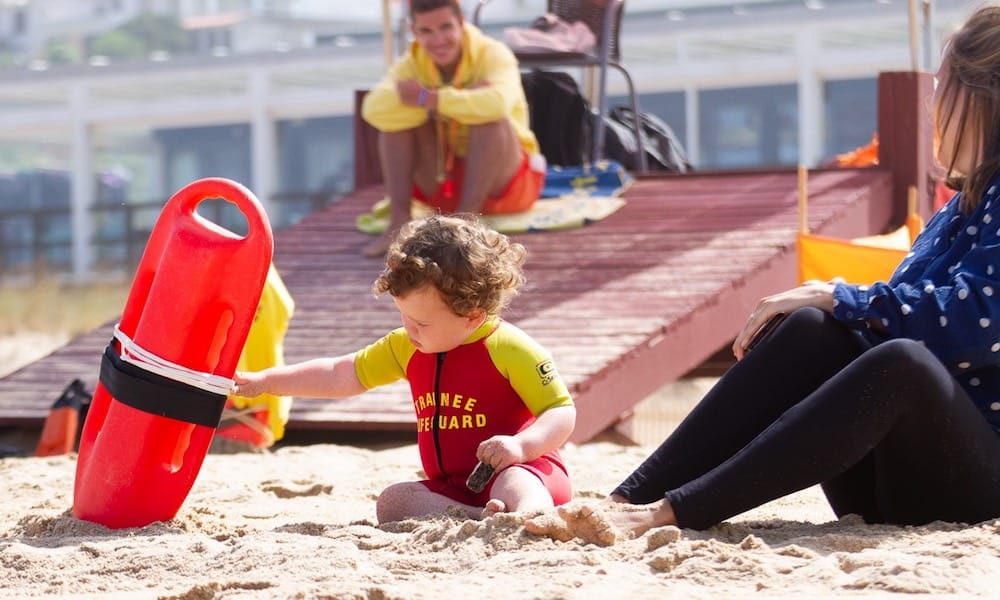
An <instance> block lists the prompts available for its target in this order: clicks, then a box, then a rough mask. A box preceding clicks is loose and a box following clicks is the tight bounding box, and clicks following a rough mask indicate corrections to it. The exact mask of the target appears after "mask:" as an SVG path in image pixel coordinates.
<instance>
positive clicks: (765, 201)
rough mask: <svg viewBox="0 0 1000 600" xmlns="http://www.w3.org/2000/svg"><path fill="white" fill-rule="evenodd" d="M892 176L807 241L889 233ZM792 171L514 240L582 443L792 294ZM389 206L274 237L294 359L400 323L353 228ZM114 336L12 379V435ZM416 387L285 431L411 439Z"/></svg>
mask: <svg viewBox="0 0 1000 600" xmlns="http://www.w3.org/2000/svg"><path fill="white" fill-rule="evenodd" d="M890 186H891V181H890V175H889V174H888V173H887V172H886V171H883V170H878V169H863V170H845V171H820V172H816V173H814V174H813V177H812V181H811V182H810V189H811V191H812V199H811V201H810V211H809V217H810V228H811V229H812V230H813V231H817V232H822V233H829V234H833V235H845V236H847V235H863V234H869V233H873V232H879V231H882V230H884V228H885V226H886V224H887V219H888V218H889V217H888V215H889V213H888V210H887V209H886V208H884V206H882V207H881V208H880V206H881V205H887V204H888V203H887V202H885V201H884V200H885V198H887V197H888V196H889V194H890V192H891V187H890ZM794 190H795V174H794V172H792V171H790V170H785V171H774V172H753V173H742V174H739V173H738V174H724V175H723V174H698V175H688V176H682V177H677V176H674V177H663V178H643V179H641V180H639V181H637V182H636V183H635V184H634V185H633V186H632V187H631V188H630V189H629V190H628V192H627V193H626V198H627V203H626V205H625V206H624V207H623V208H622V209H621V210H619V211H618V212H617V213H615V214H614V215H612V216H610V217H608V218H607V219H605V220H604V221H601V222H599V223H595V224H593V225H590V226H587V227H584V228H580V229H575V230H569V231H559V232H546V233H531V234H521V235H516V236H513V237H514V239H516V240H517V241H519V242H521V243H523V244H524V245H525V247H526V248H527V250H528V255H529V259H528V263H527V265H526V274H527V277H528V283H527V285H526V286H525V288H524V290H523V292H522V294H521V295H519V296H518V297H517V298H516V299H515V300H514V302H513V304H512V306H511V307H510V310H509V311H508V313H507V315H506V317H507V318H508V319H509V320H510V321H512V322H514V323H516V324H518V325H519V326H521V327H523V328H524V329H525V330H526V331H528V332H529V333H530V334H531V335H532V336H533V337H535V338H536V339H538V341H539V342H541V343H542V344H544V345H545V346H546V347H548V348H549V349H550V350H551V351H552V353H553V355H554V357H555V359H556V362H557V364H558V366H559V370H560V372H561V373H562V375H563V377H564V378H565V379H566V381H567V384H568V385H569V386H570V389H571V390H572V392H573V394H574V396H575V397H576V400H577V403H578V407H579V414H580V418H579V424H578V427H577V431H576V432H575V433H574V436H573V439H574V440H576V441H582V440H585V439H588V438H589V437H591V436H593V435H594V434H596V433H598V432H599V431H600V430H602V429H603V428H605V427H606V426H607V425H608V424H610V423H612V422H613V421H614V420H615V419H617V418H618V416H619V415H620V414H622V413H623V412H625V411H627V410H628V409H629V408H630V407H631V406H633V405H634V404H635V403H637V402H639V401H640V400H641V399H642V398H644V397H645V396H646V395H647V394H648V393H650V392H652V391H654V390H655V389H657V388H658V387H659V386H661V385H663V384H665V383H668V382H669V381H671V380H673V379H675V378H677V377H679V376H681V375H682V374H684V373H686V372H688V371H690V370H691V369H693V368H695V367H696V366H697V365H699V364H701V362H702V361H704V360H705V359H707V358H709V357H711V356H712V355H713V354H715V353H716V352H717V351H718V350H719V348H720V347H723V346H724V345H725V344H726V343H727V342H728V341H729V339H730V338H731V337H732V336H733V334H734V333H735V331H736V330H737V329H738V327H739V325H740V324H741V323H742V320H743V318H744V316H745V315H746V314H747V312H748V310H749V308H750V306H752V303H753V302H755V301H756V300H757V298H759V297H760V296H762V295H764V294H767V293H771V292H774V291H777V290H778V289H781V288H784V287H787V286H789V285H791V284H792V283H793V282H794V269H795V252H794V238H795V232H796V230H797V219H796V211H797V208H796V202H795V193H794ZM381 195H382V193H381V189H379V188H377V187H374V188H367V189H364V190H360V191H358V192H356V193H354V194H351V195H349V196H347V197H345V198H343V199H341V200H340V201H338V202H337V203H335V204H333V205H330V206H328V207H327V208H325V209H323V210H322V211H320V212H317V213H315V214H312V215H309V216H308V217H307V218H305V219H304V220H303V221H302V222H300V223H298V224H296V225H294V226H291V227H289V228H287V229H284V230H282V231H279V232H277V233H276V235H275V248H276V252H275V264H276V265H277V267H278V269H279V271H280V272H281V274H282V276H283V278H284V280H285V283H286V285H287V286H288V288H289V290H290V292H291V293H292V296H293V297H294V298H295V302H296V312H295V316H294V318H293V319H292V322H291V324H290V327H289V330H288V333H287V335H286V338H285V354H286V358H287V360H289V361H299V360H305V359H308V358H313V357H315V356H321V355H336V354H342V353H346V352H351V351H354V350H356V349H358V348H359V347H361V346H363V345H366V344H368V343H370V342H371V341H374V340H375V339H377V338H378V337H379V336H381V335H382V334H384V333H385V332H386V331H388V330H389V329H391V328H394V327H396V326H398V324H399V317H398V314H397V313H396V311H395V309H394V307H393V305H392V302H391V301H390V299H388V298H380V299H377V300H376V299H373V297H372V294H371V282H372V281H373V279H374V278H375V276H376V275H377V274H378V273H379V271H380V270H381V268H382V262H381V261H380V260H377V259H366V258H362V257H361V256H360V254H359V251H360V248H361V247H362V246H363V245H364V243H365V242H366V241H367V237H366V236H365V235H363V234H361V233H359V232H357V231H356V230H355V228H354V218H355V217H356V216H357V214H359V213H360V212H362V211H365V210H367V209H368V208H369V207H370V206H371V204H372V203H373V202H374V201H375V200H376V199H378V198H380V197H381ZM109 339H110V326H105V327H103V328H100V329H98V330H96V331H94V332H91V333H89V334H87V335H86V336H83V337H80V338H77V339H76V340H73V341H72V342H71V343H70V344H68V345H67V346H65V347H64V348H62V349H60V350H58V351H57V352H55V353H53V354H52V355H50V356H49V357H46V358H44V359H42V360H40V361H38V362H36V363H33V364H32V365H28V366H26V367H25V368H23V369H21V370H19V371H17V372H16V373H13V374H11V375H9V376H8V377H6V378H4V379H3V380H0V424H22V425H23V424H31V425H38V424H39V423H40V422H41V421H42V419H44V417H45V415H46V414H47V412H48V406H49V405H50V404H51V402H52V401H53V400H54V399H55V397H56V396H57V395H58V393H59V392H60V391H61V390H62V388H63V387H64V386H65V384H66V383H68V381H69V380H70V379H72V378H73V377H82V378H84V380H85V381H88V382H91V384H92V382H93V381H94V380H96V374H97V373H96V372H97V368H98V365H99V361H100V353H101V351H102V350H103V348H104V345H105V344H106V343H107V341H108V340H109ZM413 422H414V417H413V409H412V405H411V404H410V400H409V394H408V391H407V388H406V386H405V385H403V384H396V385H393V386H389V387H387V388H384V389H379V390H373V391H372V392H369V393H367V394H365V395H363V396H360V397H356V398H348V399H344V400H342V401H336V402H333V401H321V400H306V399H296V400H295V402H294V403H293V408H292V415H291V420H290V421H289V424H288V428H289V429H291V430H294V429H359V430H405V429H412V427H413Z"/></svg>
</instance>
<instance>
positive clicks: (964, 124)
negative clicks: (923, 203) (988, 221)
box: [935, 6, 1000, 214]
mask: <svg viewBox="0 0 1000 600" xmlns="http://www.w3.org/2000/svg"><path fill="white" fill-rule="evenodd" d="M943 60H945V61H948V67H949V68H948V70H947V75H946V77H945V80H944V81H939V82H938V85H941V86H944V88H943V90H942V92H941V94H940V95H939V100H938V105H937V106H936V107H935V111H936V114H937V124H936V127H937V135H938V137H939V138H940V137H941V136H942V134H943V132H944V131H945V129H946V128H947V127H948V126H949V124H950V123H951V121H952V119H954V118H956V112H957V113H958V114H957V118H958V123H957V128H956V130H955V131H956V136H955V147H954V148H952V159H951V164H949V165H944V166H945V168H947V170H948V171H947V183H948V186H949V187H951V188H952V189H956V190H961V192H962V199H961V209H962V211H963V212H965V213H966V214H968V213H970V212H972V210H973V209H974V208H975V207H976V205H977V204H978V203H979V201H980V199H981V198H982V197H983V192H984V191H985V189H986V186H987V185H988V184H989V182H990V180H991V179H992V178H993V176H994V175H995V174H996V173H997V171H1000V6H988V7H984V8H981V9H979V10H977V11H976V12H975V13H974V14H973V15H972V16H971V17H969V19H968V21H966V22H965V25H963V26H962V28H961V29H959V30H958V31H957V32H956V33H955V34H954V35H953V36H952V37H951V39H950V40H949V41H948V45H947V48H946V50H945V52H944V58H943ZM970 135H971V136H974V139H973V140H972V142H973V146H972V148H973V150H974V152H975V157H976V158H975V160H976V166H975V167H974V168H973V169H972V172H970V173H956V172H955V170H954V168H955V159H956V158H957V156H958V154H959V148H961V147H962V145H963V142H964V139H965V138H966V137H968V136H970Z"/></svg>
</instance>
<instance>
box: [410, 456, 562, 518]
mask: <svg viewBox="0 0 1000 600" xmlns="http://www.w3.org/2000/svg"><path fill="white" fill-rule="evenodd" d="M507 469H524V470H526V471H528V472H529V473H532V474H533V475H534V476H535V477H537V478H538V479H539V480H540V481H541V482H542V485H544V486H545V489H546V490H548V491H549V495H550V496H552V502H553V504H555V505H556V506H559V505H560V504H566V503H567V502H569V501H570V498H572V497H573V488H572V487H571V485H570V482H569V474H568V473H566V467H564V466H563V465H562V464H561V463H559V462H558V461H556V460H555V459H553V458H552V457H549V456H542V457H541V458H536V459H535V460H533V461H531V462H527V463H521V464H517V465H511V466H509V467H507ZM507 469H504V471H506V470H507ZM502 472H503V471H501V473H502ZM496 480H497V478H496V475H494V476H493V479H491V480H490V483H489V484H488V485H487V486H486V489H485V490H483V491H481V492H479V493H478V494H473V493H472V492H471V491H470V490H469V488H467V487H465V478H462V477H458V478H456V477H452V478H449V479H424V480H422V481H420V483H422V484H423V485H424V487H425V488H427V489H429V490H430V491H432V492H434V493H435V494H441V495H442V496H446V497H448V498H451V499H452V500H454V501H455V502H460V503H462V504H466V505H468V506H486V503H487V502H488V501H489V500H490V492H491V491H492V490H493V484H494V482H496Z"/></svg>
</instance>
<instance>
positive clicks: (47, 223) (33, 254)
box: [0, 131, 72, 275]
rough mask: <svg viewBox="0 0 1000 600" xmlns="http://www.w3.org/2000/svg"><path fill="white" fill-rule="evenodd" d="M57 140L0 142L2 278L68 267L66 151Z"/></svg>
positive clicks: (44, 136)
mask: <svg viewBox="0 0 1000 600" xmlns="http://www.w3.org/2000/svg"><path fill="white" fill-rule="evenodd" d="M62 135H63V133H57V132H51V131H50V132H44V131H39V132H37V133H36V134H34V136H33V137H28V138H20V139H13V137H11V138H6V139H0V272H2V275H15V274H17V273H24V272H28V271H31V270H33V269H35V268H38V269H41V270H42V271H43V272H50V273H61V272H66V271H68V270H69V269H70V267H71V264H72V261H71V257H72V226H71V218H70V174H69V168H68V165H69V157H70V149H69V144H68V142H67V140H65V139H63V138H62V137H61V136H62Z"/></svg>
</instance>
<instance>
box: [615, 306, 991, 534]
mask: <svg viewBox="0 0 1000 600" xmlns="http://www.w3.org/2000/svg"><path fill="white" fill-rule="evenodd" d="M817 483H822V484H823V491H824V493H825V494H826V497H827V500H828V501H829V502H830V506H832V507H833V510H834V512H835V513H836V514H837V515H838V516H841V515H845V514H848V513H856V514H859V515H861V516H862V517H863V518H864V520H865V521H867V522H869V523H896V524H914V525H915V524H923V523H929V522H931V521H934V520H944V521H953V522H966V523H977V522H979V521H983V520H986V519H991V518H996V517H998V516H1000V436H997V434H996V433H994V431H993V430H992V428H991V427H990V426H989V424H988V423H987V421H986V419H984V418H983V415H982V414H981V413H980V412H979V411H978V410H977V409H976V407H975V405H974V404H973V403H972V400H970V399H969V397H968V395H967V394H966V393H965V390H963V389H962V387H961V386H960V385H959V384H958V382H957V381H956V380H955V379H954V378H953V377H951V375H950V374H949V373H948V371H947V370H946V369H945V367H944V366H943V365H942V364H941V363H940V361H938V360H937V359H936V358H935V357H934V355H933V354H931V353H930V352H929V351H928V350H927V349H926V348H925V347H924V346H923V344H920V343H919V342H915V341H913V340H904V339H898V340H891V341H888V342H885V343H882V344H879V345H877V346H875V347H871V346H869V345H868V344H867V343H866V342H865V341H863V340H862V339H861V337H860V336H859V335H857V334H856V333H855V332H852V331H851V330H849V329H848V328H846V327H845V326H844V325H842V324H841V323H839V322H838V321H836V320H835V319H834V318H833V317H832V316H830V315H829V314H827V313H825V312H823V311H821V310H818V309H813V308H808V309H801V310H798V311H795V312H794V313H792V314H791V315H789V317H788V318H787V319H785V322H784V323H782V324H781V325H780V326H779V327H778V328H777V329H776V330H775V331H774V333H773V334H772V335H771V336H770V337H769V338H768V339H767V340H765V341H764V342H762V343H761V344H760V345H759V346H758V347H757V348H756V349H754V350H753V351H752V352H750V353H749V354H747V356H746V357H745V358H744V359H743V360H741V361H740V362H739V363H737V364H736V365H734V366H733V367H732V368H731V369H730V370H729V371H728V372H726V374H725V375H724V376H723V377H722V378H721V379H720V380H719V382H718V383H717V384H716V385H715V387H713V388H712V389H711V391H709V392H708V394H706V395H705V398H704V399H703V400H702V401H701V402H700V403H699V404H698V405H697V406H696V407H695V408H694V410H692V411H691V414H689V415H688V416H687V418H685V419H684V421H683V422H682V423H681V424H680V425H679V426H678V427H677V429H676V430H675V431H674V432H673V433H672V434H671V435H670V437H668V438H667V439H666V441H664V442H663V444H661V445H660V447H659V448H657V449H656V450H655V451H654V452H653V453H652V454H651V455H650V456H649V457H648V458H647V459H646V460H645V461H644V462H643V463H642V464H641V465H639V467H638V468H637V469H636V470H635V472H633V473H632V474H631V475H630V476H629V477H628V478H627V479H626V480H625V481H624V482H622V484H621V485H619V486H618V488H617V489H615V493H617V494H620V495H622V496H624V497H626V498H628V500H629V501H630V502H632V503H634V504H648V503H651V502H656V501H658V500H662V499H663V498H664V495H665V496H666V498H667V500H668V501H669V502H670V504H671V505H672V507H673V510H674V513H675V515H676V517H677V521H678V524H679V525H680V526H681V527H688V528H693V529H704V528H706V527H710V526H712V525H714V524H716V523H718V522H720V521H722V520H724V519H726V518H728V517H731V516H733V515H736V514H739V513H741V512H743V511H746V510H749V509H751V508H753V507H755V506H759V505H761V504H763V503H765V502H768V501H770V500H774V499H775V498H780V497H781V496H784V495H786V494H790V493H792V492H794V491H796V490H801V489H804V488H806V487H809V486H811V485H815V484H817Z"/></svg>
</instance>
